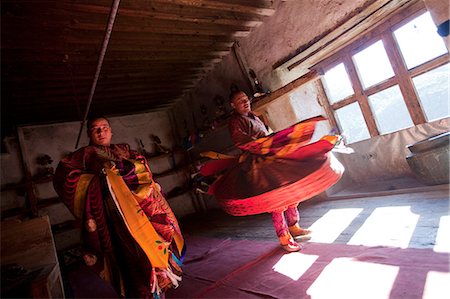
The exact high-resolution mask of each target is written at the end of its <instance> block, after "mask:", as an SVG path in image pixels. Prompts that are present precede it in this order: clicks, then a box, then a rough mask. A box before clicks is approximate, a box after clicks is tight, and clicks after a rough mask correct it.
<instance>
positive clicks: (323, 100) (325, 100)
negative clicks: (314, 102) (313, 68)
mask: <svg viewBox="0 0 450 299" xmlns="http://www.w3.org/2000/svg"><path fill="white" fill-rule="evenodd" d="M316 88H317V91H318V94H319V101H320V104H321V105H322V107H323V108H324V110H325V113H326V114H327V119H328V122H329V123H330V125H331V127H332V128H337V129H338V130H339V133H342V132H341V129H340V128H339V126H338V125H337V121H336V117H335V116H334V113H333V109H332V108H331V106H330V102H329V100H328V97H327V95H326V92H325V88H324V87H323V83H322V80H316Z"/></svg>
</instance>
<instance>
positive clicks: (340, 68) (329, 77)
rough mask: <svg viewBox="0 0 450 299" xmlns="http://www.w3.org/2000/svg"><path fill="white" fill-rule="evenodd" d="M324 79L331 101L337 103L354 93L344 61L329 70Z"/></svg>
mask: <svg viewBox="0 0 450 299" xmlns="http://www.w3.org/2000/svg"><path fill="white" fill-rule="evenodd" d="M323 79H324V83H325V90H326V92H327V95H328V99H329V100H330V103H336V102H338V101H340V100H342V99H344V98H346V97H348V96H350V95H352V94H353V93H354V91H353V88H352V84H351V82H350V78H349V77H348V74H347V71H346V70H345V67H344V64H343V63H340V64H338V65H337V66H335V67H333V68H332V69H330V70H329V71H327V72H326V73H325V75H324V76H323Z"/></svg>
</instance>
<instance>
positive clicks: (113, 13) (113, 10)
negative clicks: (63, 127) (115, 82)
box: [75, 0, 120, 149]
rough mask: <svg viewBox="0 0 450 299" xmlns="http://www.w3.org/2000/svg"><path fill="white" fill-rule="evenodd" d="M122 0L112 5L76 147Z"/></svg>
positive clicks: (115, 1)
mask: <svg viewBox="0 0 450 299" xmlns="http://www.w3.org/2000/svg"><path fill="white" fill-rule="evenodd" d="M119 3H120V0H114V3H113V5H112V7H111V12H110V14H109V20H108V26H107V28H106V31H105V38H104V39H103V44H102V49H101V51H100V56H99V58H98V63H97V69H96V71H95V76H94V80H93V81H92V86H91V91H90V93H89V99H88V103H87V106H86V111H85V113H84V117H83V120H82V121H81V124H80V131H79V132H78V137H77V143H76V144H75V149H77V148H78V143H79V142H80V137H81V133H82V132H83V127H84V123H85V122H86V119H87V116H88V114H89V109H90V108H91V103H92V98H93V97H94V93H95V88H96V87H97V81H98V78H99V76H100V70H101V69H102V65H103V59H104V58H105V54H106V49H107V48H108V43H109V38H110V37H111V33H112V30H113V26H114V22H115V19H116V15H117V11H118V10H119Z"/></svg>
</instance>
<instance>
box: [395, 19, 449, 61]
mask: <svg viewBox="0 0 450 299" xmlns="http://www.w3.org/2000/svg"><path fill="white" fill-rule="evenodd" d="M436 30H437V29H436V26H435V25H434V23H433V20H432V19H431V16H430V13H429V12H426V13H424V14H423V15H421V16H419V17H417V18H415V19H414V20H412V21H411V22H409V23H408V24H406V25H404V26H402V27H400V28H399V29H397V30H395V31H394V35H395V38H396V39H397V43H398V46H399V47H400V50H401V52H402V55H403V58H404V59H405V63H406V65H407V67H408V69H411V68H413V67H415V66H418V65H420V64H422V63H424V62H427V61H429V60H431V59H433V58H436V57H438V56H440V55H443V54H445V53H447V48H446V47H445V43H444V40H443V39H442V38H441V37H440V36H439V35H438V34H437V32H436Z"/></svg>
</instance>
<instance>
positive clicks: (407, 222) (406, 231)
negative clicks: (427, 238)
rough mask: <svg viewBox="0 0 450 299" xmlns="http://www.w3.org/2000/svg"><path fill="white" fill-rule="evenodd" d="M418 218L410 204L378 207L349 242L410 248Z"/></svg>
mask: <svg viewBox="0 0 450 299" xmlns="http://www.w3.org/2000/svg"><path fill="white" fill-rule="evenodd" d="M418 220H419V215H417V214H415V213H413V212H411V207H410V206H401V207H381V208H376V209H375V210H374V211H373V213H372V214H371V215H370V216H369V217H368V218H367V220H366V221H365V222H364V224H363V225H362V226H361V228H360V229H359V230H358V231H357V232H356V233H355V234H354V235H353V237H352V238H351V239H350V241H349V242H348V243H347V244H349V245H364V246H391V247H400V248H408V245H409V242H410V239H411V237H412V235H413V233H414V229H415V227H416V225H417V221H418Z"/></svg>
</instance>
